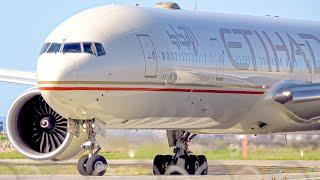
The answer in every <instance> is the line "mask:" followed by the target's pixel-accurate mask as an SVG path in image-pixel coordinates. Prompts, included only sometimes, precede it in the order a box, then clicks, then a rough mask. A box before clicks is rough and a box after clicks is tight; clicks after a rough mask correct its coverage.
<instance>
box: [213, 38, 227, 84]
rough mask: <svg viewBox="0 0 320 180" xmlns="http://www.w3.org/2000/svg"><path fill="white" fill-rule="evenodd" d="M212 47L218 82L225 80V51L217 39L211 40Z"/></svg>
mask: <svg viewBox="0 0 320 180" xmlns="http://www.w3.org/2000/svg"><path fill="white" fill-rule="evenodd" d="M210 42H211V46H212V52H213V54H212V58H213V61H214V64H215V67H216V81H221V82H222V81H223V80H224V51H223V49H222V48H221V44H220V42H219V40H218V39H217V38H210Z"/></svg>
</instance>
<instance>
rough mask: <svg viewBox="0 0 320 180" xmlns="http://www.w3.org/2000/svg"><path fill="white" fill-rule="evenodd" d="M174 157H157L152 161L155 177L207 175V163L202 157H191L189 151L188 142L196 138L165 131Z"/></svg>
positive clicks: (189, 134) (183, 132)
mask: <svg viewBox="0 0 320 180" xmlns="http://www.w3.org/2000/svg"><path fill="white" fill-rule="evenodd" d="M167 136H168V142H169V146H170V147H173V146H174V147H175V148H174V150H173V153H174V155H173V156H172V155H157V156H156V157H155V158H154V161H153V174H155V175H164V174H165V175H207V173H208V163H207V158H206V157H205V156H204V155H199V156H196V155H193V154H192V152H191V151H190V150H189V148H188V147H189V143H190V141H191V140H192V139H193V138H194V137H195V136H196V134H192V133H190V132H186V131H178V130H170V131H167Z"/></svg>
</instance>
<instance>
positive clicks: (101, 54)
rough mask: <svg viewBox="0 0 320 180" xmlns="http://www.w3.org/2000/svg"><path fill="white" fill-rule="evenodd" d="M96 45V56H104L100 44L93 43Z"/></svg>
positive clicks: (104, 52) (104, 53)
mask: <svg viewBox="0 0 320 180" xmlns="http://www.w3.org/2000/svg"><path fill="white" fill-rule="evenodd" d="M94 44H95V45H96V50H97V55H98V56H103V55H106V51H105V50H104V48H103V46H102V44H100V43H94Z"/></svg>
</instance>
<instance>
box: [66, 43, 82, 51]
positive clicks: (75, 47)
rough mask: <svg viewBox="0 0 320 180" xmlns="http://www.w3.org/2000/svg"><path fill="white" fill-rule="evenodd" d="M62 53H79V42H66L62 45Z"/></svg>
mask: <svg viewBox="0 0 320 180" xmlns="http://www.w3.org/2000/svg"><path fill="white" fill-rule="evenodd" d="M62 52H63V53H81V46H80V43H67V44H65V45H64V46H63V50H62Z"/></svg>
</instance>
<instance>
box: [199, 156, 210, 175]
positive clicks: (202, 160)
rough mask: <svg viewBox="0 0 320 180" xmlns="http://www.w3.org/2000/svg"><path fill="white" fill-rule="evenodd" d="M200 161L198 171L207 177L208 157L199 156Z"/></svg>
mask: <svg viewBox="0 0 320 180" xmlns="http://www.w3.org/2000/svg"><path fill="white" fill-rule="evenodd" d="M198 160H199V170H200V171H198V172H199V173H198V174H199V175H207V174H208V161H207V158H206V156H204V155H199V156H198Z"/></svg>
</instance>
